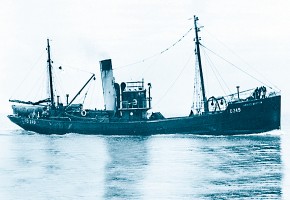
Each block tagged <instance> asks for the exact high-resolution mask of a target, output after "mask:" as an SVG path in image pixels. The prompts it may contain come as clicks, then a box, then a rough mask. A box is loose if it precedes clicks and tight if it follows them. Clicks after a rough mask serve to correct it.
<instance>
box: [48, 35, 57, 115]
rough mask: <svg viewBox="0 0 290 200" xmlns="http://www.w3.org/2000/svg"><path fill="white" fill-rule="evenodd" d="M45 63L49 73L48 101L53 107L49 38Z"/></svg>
mask: <svg viewBox="0 0 290 200" xmlns="http://www.w3.org/2000/svg"><path fill="white" fill-rule="evenodd" d="M47 55H48V59H47V64H48V75H49V89H50V102H51V107H52V109H54V108H55V105H54V97H53V83H52V66H51V59H50V46H49V39H47Z"/></svg>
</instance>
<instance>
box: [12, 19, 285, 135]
mask: <svg viewBox="0 0 290 200" xmlns="http://www.w3.org/2000/svg"><path fill="white" fill-rule="evenodd" d="M197 21H198V18H197V17H196V16H194V29H193V30H194V32H195V54H196V58H197V63H198V66H197V68H198V70H196V71H197V72H196V73H198V80H199V84H200V86H201V87H200V89H201V95H200V96H201V98H200V101H199V102H194V106H193V107H192V108H191V110H190V114H189V116H184V117H171V118H165V117H164V116H163V115H162V114H161V113H160V112H154V113H151V114H150V115H149V112H148V111H149V110H150V109H151V104H152V97H151V83H148V84H145V82H144V80H142V81H135V82H133V81H131V82H122V83H120V84H118V83H116V82H115V81H114V80H115V79H114V76H113V67H112V61H111V60H110V59H107V60H102V61H100V72H101V79H102V88H103V98H104V104H105V109H104V110H96V109H84V108H83V105H82V104H74V101H75V99H76V97H77V96H78V95H79V94H80V93H81V92H82V91H83V89H84V88H85V87H86V86H87V84H88V83H89V82H90V81H91V80H93V79H94V78H95V75H94V74H93V75H92V76H91V77H90V79H89V80H88V81H87V82H86V84H85V85H84V86H83V87H82V88H81V89H80V91H79V92H78V93H77V95H76V96H75V97H74V98H72V100H71V101H69V100H68V96H67V102H66V105H64V104H63V103H60V102H59V99H58V98H57V99H55V93H54V85H53V76H52V71H53V70H52V68H53V67H52V61H51V57H50V44H49V40H47V54H48V59H47V67H48V77H49V78H48V80H49V91H50V92H49V97H48V98H46V99H44V100H39V101H37V102H31V101H28V102H27V101H21V100H10V102H13V103H15V104H14V105H12V109H13V114H12V115H8V118H9V119H10V120H11V121H12V122H13V123H15V124H17V125H18V126H20V127H21V128H23V129H25V130H27V131H33V132H36V133H40V134H66V133H78V134H93V135H154V134H200V135H205V134H208V135H233V134H251V133H260V132H266V131H271V130H274V129H280V117H281V95H280V91H274V90H272V91H271V88H266V87H265V86H260V87H256V88H254V89H249V90H246V91H239V87H237V92H236V93H234V94H229V95H227V96H220V97H214V96H212V97H210V98H207V97H206V92H205V91H206V90H205V85H204V77H203V68H202V62H201V54H200V42H199V36H198V32H199V31H200V29H199V27H198V26H197Z"/></svg>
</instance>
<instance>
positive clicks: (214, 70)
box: [202, 48, 231, 95]
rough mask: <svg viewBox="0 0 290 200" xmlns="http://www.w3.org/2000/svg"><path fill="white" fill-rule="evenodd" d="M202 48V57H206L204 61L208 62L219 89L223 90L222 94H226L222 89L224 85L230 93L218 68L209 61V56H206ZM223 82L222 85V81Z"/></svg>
mask: <svg viewBox="0 0 290 200" xmlns="http://www.w3.org/2000/svg"><path fill="white" fill-rule="evenodd" d="M202 50H203V54H204V58H205V59H206V61H207V62H208V63H209V66H210V68H211V70H212V72H213V74H214V76H215V77H216V79H217V81H218V83H219V85H220V87H221V89H222V90H223V92H224V94H225V95H226V94H227V93H226V91H225V89H224V86H225V87H226V89H227V90H228V91H229V93H231V90H230V89H229V87H228V85H227V84H226V82H225V80H224V79H223V78H222V76H221V74H220V73H219V71H218V69H217V68H216V67H215V65H214V64H213V62H212V61H211V59H210V57H209V56H208V54H207V53H206V52H205V51H204V49H203V48H202ZM221 81H222V83H223V84H224V86H223V85H222V83H221Z"/></svg>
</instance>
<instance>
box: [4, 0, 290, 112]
mask: <svg viewBox="0 0 290 200" xmlns="http://www.w3.org/2000/svg"><path fill="white" fill-rule="evenodd" d="M289 9H290V2H289V1H287V0H279V1H275V0H263V1H261V0H235V1H231V0H220V1H214V0H205V1H200V0H199V1H198V0H180V1H176V0H166V1H165V0H154V1H153V0H138V1H136V0H135V1H133V0H122V1H120V0H81V1H80V0H49V1H48V0H26V1H20V0H10V1H2V2H1V6H0V26H1V31H0V43H1V48H0V61H1V65H0V68H1V73H0V93H1V98H0V105H1V106H0V113H9V112H12V111H11V108H10V106H11V104H10V103H9V102H8V100H9V99H10V98H17V95H18V94H20V93H26V94H28V96H26V97H28V98H29V97H31V98H32V97H33V94H31V93H32V92H33V91H34V90H33V88H38V89H39V87H40V83H39V82H37V81H39V80H40V81H42V82H45V78H43V77H42V76H41V75H40V73H38V72H37V73H35V72H34V71H41V70H45V69H46V59H47V58H46V51H45V48H46V40H47V39H48V38H49V39H50V45H51V54H52V60H53V61H54V64H53V66H54V69H55V70H56V71H57V69H58V67H59V66H62V70H59V73H60V74H61V75H60V77H62V76H65V75H67V74H70V71H73V69H78V70H75V72H74V73H75V75H74V77H73V78H71V79H65V78H63V79H61V80H62V81H61V82H62V83H64V85H66V86H63V87H62V90H64V94H65V93H69V94H70V95H71V97H72V96H73V95H74V94H75V93H76V92H77V90H78V89H80V88H81V87H82V85H83V84H84V83H85V81H86V79H88V78H89V77H90V74H88V73H84V71H88V72H92V73H95V74H96V77H97V79H96V81H95V87H94V88H95V91H96V92H95V93H94V95H95V96H96V100H92V101H93V102H94V103H95V104H96V105H94V106H95V107H97V108H99V109H101V108H103V101H102V92H101V81H100V78H99V77H100V75H99V73H100V72H99V61H100V60H102V59H108V58H110V59H112V63H113V69H114V76H115V80H116V82H119V83H121V82H123V81H125V82H126V81H137V80H141V79H142V78H144V80H145V82H146V83H148V82H150V83H151V84H152V97H153V111H161V112H162V113H163V114H164V115H165V116H179V115H180V116H182V115H188V114H189V111H190V108H191V106H192V100H193V83H194V80H193V79H194V69H195V56H194V41H193V37H194V34H193V31H190V32H189V33H188V34H186V33H187V31H188V30H190V28H192V27H193V20H190V18H192V17H193V15H197V16H198V17H199V25H200V26H203V28H202V29H201V32H200V37H201V43H202V44H203V45H204V46H206V47H207V48H209V49H211V50H212V51H214V52H217V53H218V54H219V55H221V56H222V57H223V58H226V59H227V60H228V61H230V62H231V63H235V66H238V67H239V68H241V69H242V70H245V71H247V72H248V73H249V74H251V75H253V76H254V77H257V79H259V80H261V82H262V83H267V84H271V86H275V87H277V88H279V89H280V90H281V93H282V115H287V114H288V113H289V114H290V105H289V104H288V103H287V102H290V86H289V84H288V83H289V74H288V71H289V70H288V65H289V63H290V39H289V36H290V22H289V19H290V13H289ZM185 34H186V36H185V37H184V38H183V37H182V36H183V35H185ZM180 38H182V40H181V41H180V42H178V43H177V44H176V45H174V46H172V45H173V44H174V43H175V42H177V41H178V40H179V39H180ZM169 47H170V48H169ZM167 48H169V50H168V51H165V52H164V53H161V52H162V51H164V50H166V49H167ZM202 56H203V58H202V59H203V61H208V63H211V62H215V61H216V62H217V63H218V64H217V66H216V68H217V69H218V70H219V74H221V75H222V77H223V80H225V82H227V84H228V88H230V90H231V91H232V92H235V87H236V86H237V85H239V86H240V87H241V90H243V89H248V88H255V87H257V86H261V84H262V83H261V82H257V81H256V80H255V79H254V80H253V79H252V78H251V77H249V76H248V75H246V74H245V73H242V72H241V71H240V70H233V67H232V68H226V67H225V64H224V63H222V62H221V61H218V59H217V58H216V57H215V56H214V55H210V52H204V53H203V52H202ZM207 56H213V58H212V59H210V60H208V58H207ZM132 63H135V64H132ZM224 67H225V68H224ZM204 68H205V69H204V72H205V74H206V73H207V72H208V73H209V74H210V71H211V69H210V68H206V66H204ZM30 72H31V73H32V74H33V73H34V75H33V76H29V75H28V74H29V73H30ZM71 74H73V72H72V73H71ZM64 80H65V81H64ZM66 81H68V82H66ZM205 83H206V89H207V91H206V92H207V96H208V97H210V96H213V95H217V96H219V95H224V94H223V91H222V90H221V89H220V87H219V84H218V82H217V81H216V79H215V76H214V75H212V74H211V75H205ZM220 93H221V94H220ZM64 94H60V95H62V96H61V99H62V101H64Z"/></svg>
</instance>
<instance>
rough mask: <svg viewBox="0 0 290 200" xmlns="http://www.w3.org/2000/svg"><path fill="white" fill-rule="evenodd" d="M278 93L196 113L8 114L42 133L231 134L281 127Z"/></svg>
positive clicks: (13, 120) (21, 124)
mask: <svg viewBox="0 0 290 200" xmlns="http://www.w3.org/2000/svg"><path fill="white" fill-rule="evenodd" d="M280 116H281V96H275V97H270V98H265V99H259V100H253V101H243V102H237V103H232V104H229V105H228V107H227V109H226V110H225V111H222V112H215V113H209V114H204V115H199V116H191V117H179V118H167V119H161V120H147V121H131V122H96V121H94V120H71V119H67V120H63V119H62V120H60V119H57V118H56V119H36V118H33V119H32V118H26V117H25V118H24V117H18V116H14V115H9V116H8V117H9V119H10V120H11V121H12V122H14V123H15V124H17V125H19V126H20V127H22V128H23V129H25V130H28V131H34V132H37V133H41V134H66V133H79V134H93V135H154V134H175V133H180V134H202V135H205V134H208V135H233V134H250V133H259V132H266V131H270V130H274V129H280Z"/></svg>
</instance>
